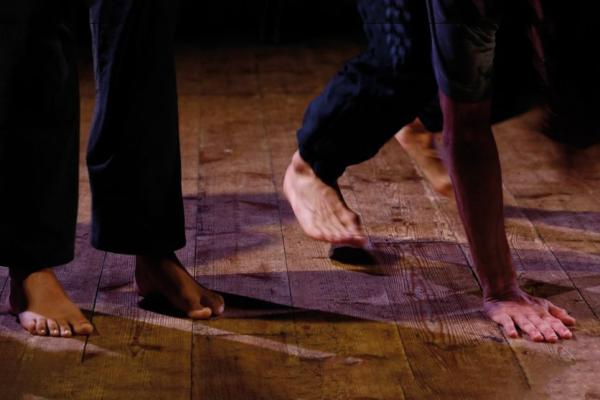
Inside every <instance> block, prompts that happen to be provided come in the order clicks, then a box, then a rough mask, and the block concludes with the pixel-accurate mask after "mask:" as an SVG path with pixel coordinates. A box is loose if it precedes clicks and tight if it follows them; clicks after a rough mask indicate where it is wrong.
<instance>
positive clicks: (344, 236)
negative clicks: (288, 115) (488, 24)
mask: <svg viewBox="0 0 600 400" xmlns="http://www.w3.org/2000/svg"><path fill="white" fill-rule="evenodd" d="M359 5H360V11H361V16H362V18H363V21H364V25H365V31H366V33H367V36H368V39H369V49H368V50H367V51H366V52H365V53H363V54H362V55H360V56H359V57H357V58H355V59H354V60H352V61H350V62H348V63H347V64H346V65H345V66H344V68H343V69H342V70H341V71H340V72H339V73H338V74H337V75H336V76H335V77H334V78H333V79H332V81H331V82H330V83H329V84H328V86H327V87H326V89H325V91H324V92H323V93H322V94H321V95H320V96H319V97H318V98H317V99H315V100H314V101H313V102H312V103H311V104H310V106H309V107H308V109H307V111H306V114H305V117H304V124H303V126H302V128H301V129H300V130H299V132H298V141H299V150H298V152H297V153H296V154H295V155H294V158H293V160H292V163H291V164H290V166H289V168H288V170H287V173H286V177H285V183H284V191H285V193H286V196H287V198H288V200H289V201H290V203H291V205H292V208H293V210H294V213H295V214H296V217H297V218H298V221H299V223H300V225H301V226H302V228H303V229H304V231H305V232H306V233H307V234H308V235H309V236H311V237H313V238H315V239H320V240H325V241H328V242H334V243H347V244H351V245H361V244H363V243H364V241H365V238H364V234H363V233H362V228H361V226H360V221H359V219H358V216H357V215H356V214H355V213H354V212H352V211H351V210H350V209H348V207H347V206H346V204H345V203H344V200H343V198H342V196H341V193H340V191H339V189H338V188H337V184H336V181H337V179H338V178H339V177H340V176H341V175H342V174H343V172H344V170H345V169H346V167H348V166H350V165H353V164H357V163H360V162H363V161H365V160H367V159H369V158H371V157H373V156H374V155H375V154H376V153H377V152H378V151H379V149H380V148H381V147H382V146H383V145H384V144H385V143H386V142H387V141H388V140H389V139H391V138H392V137H393V136H394V134H395V133H396V132H397V131H398V129H400V128H401V127H402V126H403V125H405V124H407V123H409V122H411V121H413V120H414V119H415V117H416V116H417V115H418V113H419V112H420V111H421V109H422V108H423V107H424V105H425V104H426V103H427V102H428V101H429V100H430V99H431V97H432V95H433V94H435V82H434V80H433V79H432V74H431V72H430V70H429V66H430V61H429V57H428V50H429V41H428V38H429V33H428V31H427V23H426V13H425V7H424V4H423V2H421V1H419V0H408V1H404V2H400V1H391V2H387V1H383V0H377V1H372V0H363V1H360V2H359Z"/></svg>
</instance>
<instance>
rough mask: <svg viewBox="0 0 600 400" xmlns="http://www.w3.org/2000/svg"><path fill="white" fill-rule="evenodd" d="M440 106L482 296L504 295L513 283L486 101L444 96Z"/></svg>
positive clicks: (448, 155)
mask: <svg viewBox="0 0 600 400" xmlns="http://www.w3.org/2000/svg"><path fill="white" fill-rule="evenodd" d="M442 97H443V96H442ZM442 107H443V108H444V117H445V123H444V145H445V149H446V157H447V162H448V168H449V172H450V175H451V177H452V181H453V184H454V189H455V193H456V201H457V205H458V209H459V212H460V217H461V220H462V222H463V225H464V228H465V232H466V234H467V238H468V241H469V245H470V248H471V254H472V256H473V261H474V263H475V269H476V272H477V275H478V277H479V280H480V282H481V285H482V288H483V291H484V295H485V296H486V297H494V296H497V295H502V294H503V293H506V292H508V291H511V290H513V289H515V288H516V286H517V284H516V274H515V270H514V267H513V263H512V261H511V257H510V250H509V246H508V241H507V239H506V233H505V227H504V215H503V201H502V177H501V171H500V160H499V158H498V151H497V148H496V143H495V141H494V137H493V135H492V132H491V128H490V125H489V103H475V104H464V103H455V102H452V101H450V100H448V99H447V98H443V99H442Z"/></svg>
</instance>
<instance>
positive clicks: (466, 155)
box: [440, 93, 575, 342]
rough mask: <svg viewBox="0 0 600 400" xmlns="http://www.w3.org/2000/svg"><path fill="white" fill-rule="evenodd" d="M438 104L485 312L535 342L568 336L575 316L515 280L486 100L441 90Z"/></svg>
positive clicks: (508, 329) (510, 331) (508, 330)
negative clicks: (460, 97)
mask: <svg viewBox="0 0 600 400" xmlns="http://www.w3.org/2000/svg"><path fill="white" fill-rule="evenodd" d="M440 103H441V106H442V111H443V113H444V146H445V150H446V156H447V161H448V168H449V171H450V175H451V178H452V182H453V184H454V190H455V194H456V201H457V204H458V209H459V212H460V216H461V219H462V222H463V224H464V227H465V231H466V234H467V238H468V240H469V245H470V248H471V253H472V255H473V260H474V263H475V269H476V272H477V276H478V277H479V280H480V282H481V286H482V289H483V294H484V308H485V311H486V313H487V315H488V316H489V317H490V318H491V319H493V320H494V321H496V322H497V323H499V324H501V325H502V326H503V328H504V330H505V331H506V333H507V335H508V336H509V337H518V332H517V330H516V327H517V326H518V327H519V328H520V329H521V330H523V331H524V332H525V333H526V334H527V335H528V336H529V337H530V338H531V339H532V340H535V341H547V342H556V341H557V340H558V339H559V338H563V339H569V338H571V337H572V333H571V331H570V330H569V329H568V328H567V326H566V325H572V324H574V323H575V320H574V319H573V318H572V317H570V316H569V315H568V314H567V312H566V311H565V310H563V309H561V308H559V307H557V306H555V305H553V304H552V303H550V302H549V301H548V300H545V299H541V298H537V297H533V296H530V295H528V294H527V293H525V292H523V291H522V290H521V289H520V288H519V286H518V284H517V279H516V274H515V269H514V266H513V263H512V260H511V256H510V250H509V246H508V241H507V239H506V232H505V228H504V215H503V201H502V176H501V171H500V161H499V158H498V151H497V148H496V143H495V141H494V137H493V135H492V131H491V126H490V103H489V102H487V101H486V102H480V103H459V102H455V101H452V100H451V99H449V98H448V97H446V96H445V95H444V94H443V93H440Z"/></svg>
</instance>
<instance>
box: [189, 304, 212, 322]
mask: <svg viewBox="0 0 600 400" xmlns="http://www.w3.org/2000/svg"><path fill="white" fill-rule="evenodd" d="M211 316H212V311H211V310H210V308H208V307H202V308H198V309H195V310H191V311H190V312H188V317H190V318H191V319H195V320H198V319H209V318H210V317H211Z"/></svg>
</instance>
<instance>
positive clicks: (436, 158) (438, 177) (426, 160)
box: [396, 118, 453, 197]
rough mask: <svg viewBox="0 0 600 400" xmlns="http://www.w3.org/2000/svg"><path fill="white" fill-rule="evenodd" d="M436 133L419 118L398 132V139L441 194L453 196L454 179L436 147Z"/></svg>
mask: <svg viewBox="0 0 600 400" xmlns="http://www.w3.org/2000/svg"><path fill="white" fill-rule="evenodd" d="M435 136H436V134H434V133H432V132H429V131H428V130H427V128H425V125H423V123H422V122H421V120H419V119H418V118H417V119H415V120H414V121H413V122H411V123H410V124H408V125H406V126H405V127H404V128H402V129H401V130H400V132H398V133H397V134H396V140H398V142H399V143H400V145H401V146H402V148H403V149H404V151H406V153H407V154H408V156H409V157H410V158H411V159H412V160H413V161H414V162H415V164H416V165H417V168H418V169H419V170H420V171H421V172H422V174H423V176H424V177H425V179H427V181H429V183H430V184H431V186H433V189H434V190H435V191H436V192H438V193H439V194H441V195H443V196H447V197H452V195H453V189H452V181H451V180H450V175H449V174H448V169H447V168H446V166H445V165H444V162H443V161H442V158H441V157H440V155H439V153H438V150H437V149H436V147H435Z"/></svg>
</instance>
